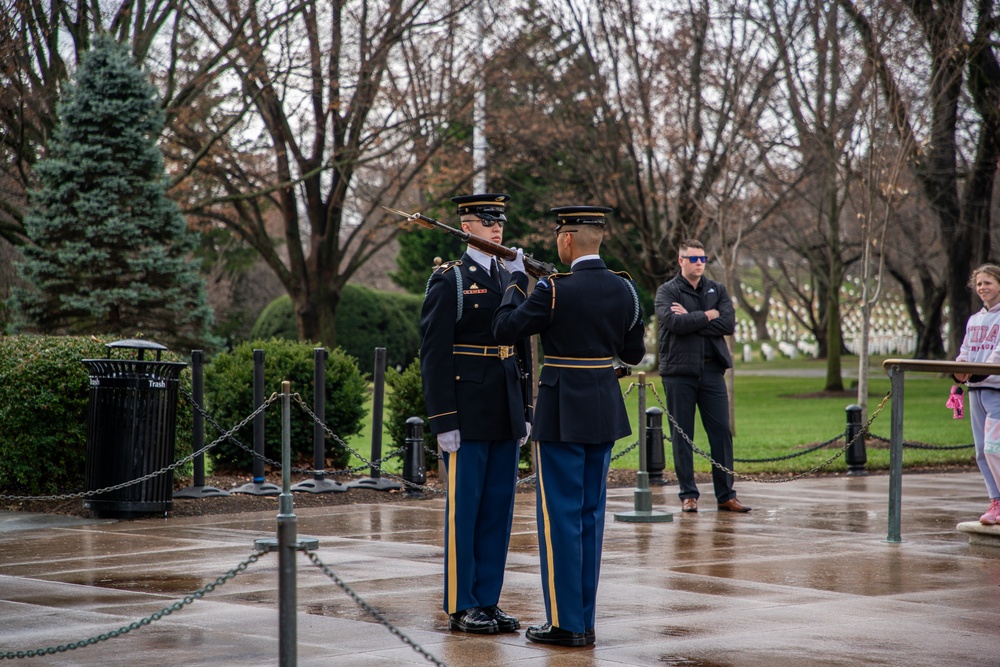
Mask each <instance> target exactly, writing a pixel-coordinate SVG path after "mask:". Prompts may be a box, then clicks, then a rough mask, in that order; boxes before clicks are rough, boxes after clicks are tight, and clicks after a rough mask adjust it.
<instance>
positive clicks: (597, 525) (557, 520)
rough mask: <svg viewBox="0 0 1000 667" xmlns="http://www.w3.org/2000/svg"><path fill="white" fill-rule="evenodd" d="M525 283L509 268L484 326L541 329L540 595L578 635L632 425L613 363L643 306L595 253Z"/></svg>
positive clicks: (634, 340) (502, 335) (558, 622)
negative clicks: (617, 464) (613, 473)
mask: <svg viewBox="0 0 1000 667" xmlns="http://www.w3.org/2000/svg"><path fill="white" fill-rule="evenodd" d="M526 289H527V276H525V275H524V274H523V273H516V274H514V277H513V282H512V284H510V285H509V286H508V287H507V290H506V292H505V293H504V300H503V303H502V304H501V306H500V308H499V309H497V312H496V315H495V316H494V318H493V332H494V333H495V334H496V336H497V340H499V341H501V342H504V341H511V340H516V339H518V338H520V337H523V336H528V335H532V334H536V333H537V334H541V341H542V348H543V350H544V352H545V361H544V364H545V365H544V366H543V368H542V372H541V376H540V381H539V388H538V403H537V407H538V409H537V410H536V413H535V421H534V424H533V429H532V437H533V438H534V439H536V440H537V442H536V443H535V461H536V464H537V473H538V483H537V484H536V487H535V488H536V491H535V494H536V498H537V503H536V519H537V525H538V550H539V557H540V561H541V574H542V596H543V598H544V600H545V612H546V617H547V619H546V620H547V622H548V623H550V624H551V625H552V626H554V627H557V628H560V629H562V630H566V631H569V632H576V633H584V632H585V631H587V630H592V629H594V620H595V608H596V600H597V583H598V579H599V578H600V569H601V551H602V547H603V540H604V515H605V506H606V500H607V475H608V467H609V465H610V462H611V448H612V447H613V446H614V441H615V440H617V439H619V438H622V437H625V436H627V435H628V434H629V433H631V428H630V427H629V423H628V415H627V414H626V412H625V401H624V399H623V397H622V392H621V386H620V385H619V383H618V377H617V375H616V374H615V371H614V369H613V367H612V361H613V358H614V357H618V358H619V359H621V360H622V361H624V362H626V363H629V364H637V363H639V362H640V361H642V358H643V356H644V355H645V352H646V347H645V343H644V342H643V323H642V310H641V309H640V307H639V301H638V298H637V297H636V294H635V286H634V285H633V284H632V282H631V280H630V279H628V278H627V277H625V276H622V275H618V274H616V273H613V272H611V271H609V270H608V268H607V266H605V264H604V262H603V261H602V260H600V259H598V258H594V259H585V260H583V261H580V262H578V263H577V264H576V266H574V267H573V271H572V272H571V273H565V274H562V273H560V274H554V275H551V276H548V277H547V278H544V279H542V280H539V281H538V283H537V284H536V285H535V289H534V290H533V291H532V292H531V295H530V296H526V294H525V291H526Z"/></svg>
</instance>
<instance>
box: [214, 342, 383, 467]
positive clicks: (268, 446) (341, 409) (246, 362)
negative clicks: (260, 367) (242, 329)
mask: <svg viewBox="0 0 1000 667" xmlns="http://www.w3.org/2000/svg"><path fill="white" fill-rule="evenodd" d="M315 347H317V346H316V345H314V344H312V343H299V342H296V341H290V340H284V339H280V338H272V339H270V340H266V341H264V340H256V341H248V342H246V343H241V344H240V345H238V346H237V347H235V348H234V349H233V350H231V351H230V352H222V353H220V354H218V355H217V356H216V357H215V358H214V359H213V360H212V363H210V364H209V365H208V366H207V367H206V369H205V406H206V408H207V411H208V413H209V414H210V415H212V417H213V418H214V419H215V420H216V421H217V422H218V423H219V425H220V426H222V427H223V428H225V429H227V430H228V429H230V428H232V427H233V426H235V425H236V424H238V423H239V422H241V421H242V420H243V419H244V418H246V417H247V416H249V415H250V414H251V413H253V351H254V350H255V349H260V350H263V351H264V378H265V394H266V396H270V395H271V394H272V393H273V392H280V391H281V383H282V381H284V380H288V381H289V382H291V389H292V393H293V394H299V395H300V396H301V397H302V400H303V402H304V403H305V404H306V405H307V406H309V408H310V409H312V405H313V393H312V383H313V348H315ZM367 390H368V382H367V380H366V378H365V376H364V375H363V374H362V373H361V371H360V370H359V369H358V365H357V363H356V362H355V360H354V359H353V358H351V357H349V356H347V355H346V354H344V352H343V351H342V350H340V349H339V348H338V349H336V350H333V351H332V352H330V355H329V358H328V359H327V360H326V425H327V426H328V427H329V428H330V430H332V431H333V432H334V433H335V434H336V435H337V436H338V437H339V438H340V439H341V440H347V438H349V437H350V436H352V435H356V434H357V433H359V432H360V431H361V426H362V423H361V422H362V419H363V418H364V417H365V409H364V402H365V392H366V391H367ZM313 423H314V422H313V419H312V418H311V417H310V416H309V415H308V414H307V413H306V412H305V411H304V410H303V409H302V407H301V406H300V405H299V404H298V402H297V401H296V400H295V398H294V397H293V399H292V405H291V445H292V460H293V462H298V463H299V464H303V465H305V466H308V467H310V468H311V467H312V462H313ZM209 428H211V427H210V426H206V430H207V429H209ZM218 435H221V434H217V432H216V431H215V430H214V429H212V431H211V435H206V436H205V439H206V440H207V441H209V442H211V441H212V440H214V439H215V438H216V437H218ZM236 437H237V438H238V439H239V440H240V441H241V442H242V443H243V444H244V445H246V446H247V447H250V448H252V447H253V422H249V423H247V425H246V426H244V427H243V428H242V429H241V430H240V431H238V432H237V433H236ZM326 453H327V454H326V458H327V462H328V465H329V467H330V468H333V469H342V468H345V467H346V466H347V462H348V460H349V458H350V452H348V451H347V450H346V449H344V448H343V447H341V446H340V445H339V444H338V443H336V441H332V440H331V439H330V438H329V437H327V440H326ZM208 455H209V456H210V457H211V459H212V461H213V463H215V464H216V465H217V466H218V468H220V469H222V470H226V471H235V472H246V473H249V472H251V471H252V470H253V456H252V455H251V454H250V453H249V452H247V451H245V450H244V449H242V448H241V447H239V446H238V445H236V444H234V443H232V442H231V441H230V440H229V439H226V440H224V441H222V442H221V443H219V444H218V445H216V446H215V447H213V448H212V449H210V450H209V452H208ZM264 455H265V456H266V457H267V458H269V459H271V460H273V461H281V401H280V400H279V401H275V402H274V403H272V404H271V405H270V407H268V408H267V410H266V411H265V412H264Z"/></svg>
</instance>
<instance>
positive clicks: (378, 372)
mask: <svg viewBox="0 0 1000 667" xmlns="http://www.w3.org/2000/svg"><path fill="white" fill-rule="evenodd" d="M373 385H374V386H373V394H372V458H371V460H372V461H373V464H372V466H371V468H370V470H371V476H369V477H364V478H362V479H358V480H355V481H353V482H349V483H348V484H347V486H350V487H356V488H359V489H375V490H376V491H398V490H399V489H401V488H403V485H402V484H399V483H398V482H392V481H390V480H387V479H382V471H381V470H380V469H379V465H376V464H374V462H375V461H378V460H379V459H381V458H382V408H383V403H384V400H385V348H384V347H376V348H375V376H374V378H373Z"/></svg>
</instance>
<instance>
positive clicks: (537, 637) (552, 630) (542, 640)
mask: <svg viewBox="0 0 1000 667" xmlns="http://www.w3.org/2000/svg"><path fill="white" fill-rule="evenodd" d="M524 636H525V637H527V638H528V639H530V640H531V641H533V642H538V643H539V644H557V645H559V646H586V645H587V635H586V634H584V633H582V632H570V631H569V630H563V629H562V628H556V627H553V626H552V625H551V624H550V623H546V624H545V625H533V626H531V627H530V628H528V631H527V632H525V633H524Z"/></svg>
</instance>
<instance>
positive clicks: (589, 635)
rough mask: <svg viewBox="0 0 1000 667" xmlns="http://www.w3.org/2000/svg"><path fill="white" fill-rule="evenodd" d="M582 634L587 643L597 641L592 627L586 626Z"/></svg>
mask: <svg viewBox="0 0 1000 667" xmlns="http://www.w3.org/2000/svg"><path fill="white" fill-rule="evenodd" d="M583 635H584V636H585V637H586V638H587V644H588V645H590V644H593V643H594V642H596V641H597V635H596V634H595V633H594V628H587V629H586V630H584V631H583Z"/></svg>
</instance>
